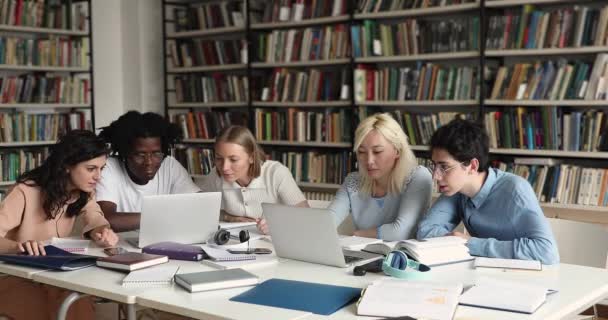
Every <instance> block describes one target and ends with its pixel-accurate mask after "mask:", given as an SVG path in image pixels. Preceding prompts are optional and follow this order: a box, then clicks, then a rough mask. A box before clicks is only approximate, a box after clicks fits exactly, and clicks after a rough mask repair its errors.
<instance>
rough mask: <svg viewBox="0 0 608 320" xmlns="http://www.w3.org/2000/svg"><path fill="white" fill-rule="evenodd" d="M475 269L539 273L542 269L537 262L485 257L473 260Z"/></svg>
mask: <svg viewBox="0 0 608 320" xmlns="http://www.w3.org/2000/svg"><path fill="white" fill-rule="evenodd" d="M475 267H476V268H477V267H486V268H506V269H525V270H539V271H540V270H542V269H543V266H542V264H541V263H540V261H538V260H518V259H497V258H485V257H477V258H475Z"/></svg>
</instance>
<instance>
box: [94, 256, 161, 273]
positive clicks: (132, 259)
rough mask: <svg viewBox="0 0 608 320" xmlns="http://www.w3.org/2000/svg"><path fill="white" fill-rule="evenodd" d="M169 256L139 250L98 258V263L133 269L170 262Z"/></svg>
mask: <svg viewBox="0 0 608 320" xmlns="http://www.w3.org/2000/svg"><path fill="white" fill-rule="evenodd" d="M168 261H169V258H168V257H167V256H161V255H156V254H147V253H139V252H127V253H122V254H117V255H114V256H111V257H104V258H100V259H99V260H97V265H98V266H100V267H104V268H110V269H118V270H127V271H133V270H138V269H143V268H146V267H150V266H155V265H157V264H161V263H165V262H168Z"/></svg>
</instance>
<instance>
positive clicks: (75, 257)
mask: <svg viewBox="0 0 608 320" xmlns="http://www.w3.org/2000/svg"><path fill="white" fill-rule="evenodd" d="M44 250H45V251H46V255H45V256H30V255H27V254H0V261H4V262H7V263H13V264H18V265H23V266H27V267H36V268H45V269H54V270H61V271H71V270H78V269H82V268H86V267H90V266H94V265H95V262H96V261H97V258H98V257H95V256H87V255H81V254H75V253H71V252H68V251H65V250H62V249H59V248H57V247H55V246H51V245H48V246H45V247H44Z"/></svg>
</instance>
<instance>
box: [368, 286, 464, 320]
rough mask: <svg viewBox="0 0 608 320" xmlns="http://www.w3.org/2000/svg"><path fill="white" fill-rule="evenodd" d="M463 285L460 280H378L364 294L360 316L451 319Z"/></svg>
mask: <svg viewBox="0 0 608 320" xmlns="http://www.w3.org/2000/svg"><path fill="white" fill-rule="evenodd" d="M462 288H463V286H462V284H461V283H456V284H451V283H438V282H426V281H403V280H400V279H394V278H385V279H380V280H376V281H374V282H372V283H371V284H370V285H368V286H367V288H366V289H364V290H363V292H362V293H361V298H360V299H359V302H357V315H362V316H379V317H404V316H409V317H413V318H416V319H452V317H453V316H454V312H455V311H456V306H458V298H459V296H460V294H461V293H462ZM413 292H415V294H412V293H413Z"/></svg>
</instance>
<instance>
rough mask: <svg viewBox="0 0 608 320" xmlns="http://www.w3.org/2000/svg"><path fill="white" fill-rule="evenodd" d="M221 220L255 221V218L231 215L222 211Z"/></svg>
mask: <svg viewBox="0 0 608 320" xmlns="http://www.w3.org/2000/svg"><path fill="white" fill-rule="evenodd" d="M222 220H223V221H226V222H256V221H257V220H256V219H255V218H251V217H241V216H233V215H231V214H229V213H225V212H224V213H222Z"/></svg>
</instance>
